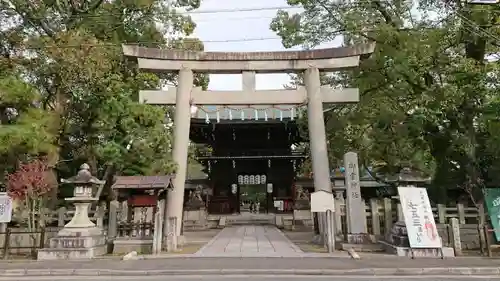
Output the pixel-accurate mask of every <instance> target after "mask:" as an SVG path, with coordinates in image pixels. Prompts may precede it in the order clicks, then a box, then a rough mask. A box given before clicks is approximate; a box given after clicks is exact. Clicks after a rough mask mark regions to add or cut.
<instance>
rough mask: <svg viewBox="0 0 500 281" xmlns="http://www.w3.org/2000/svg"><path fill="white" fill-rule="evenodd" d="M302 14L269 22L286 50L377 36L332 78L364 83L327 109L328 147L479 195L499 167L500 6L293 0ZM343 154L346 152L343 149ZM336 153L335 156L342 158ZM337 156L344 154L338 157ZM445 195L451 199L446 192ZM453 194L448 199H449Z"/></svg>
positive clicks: (390, 170) (369, 163)
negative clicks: (499, 58) (355, 95)
mask: <svg viewBox="0 0 500 281" xmlns="http://www.w3.org/2000/svg"><path fill="white" fill-rule="evenodd" d="M288 2H289V4H291V5H301V6H302V7H303V8H304V12H302V13H300V14H293V15H292V14H289V13H288V12H285V11H280V12H278V14H277V16H276V18H275V19H274V20H273V22H272V24H271V28H272V29H273V30H274V31H276V32H277V33H278V35H280V36H281V37H282V39H283V44H284V45H285V46H286V47H292V46H296V45H302V46H305V47H308V48H310V47H315V46H317V45H319V44H320V43H323V42H326V41H331V40H332V39H333V38H335V37H336V36H338V35H343V38H344V44H345V45H350V44H352V43H361V42H376V44H377V47H376V50H375V53H374V54H373V56H372V57H371V58H370V59H369V60H367V61H365V62H363V63H362V64H361V65H360V67H359V68H358V69H355V70H352V71H347V72H341V73H335V74H333V75H329V76H327V77H325V79H326V80H327V82H328V83H329V84H331V85H333V86H339V85H341V86H344V87H358V88H359V89H360V93H361V101H360V103H359V104H357V105H352V106H335V107H334V108H333V109H332V110H330V111H328V113H326V119H327V120H328V121H327V130H328V136H329V138H330V142H329V143H330V146H331V147H330V150H331V153H332V154H333V155H336V156H337V155H339V154H341V153H343V152H345V150H347V149H354V150H357V151H358V152H359V153H360V155H361V158H362V160H363V161H364V163H365V166H377V167H379V169H380V171H383V172H386V173H393V172H397V171H399V170H400V169H401V168H402V167H413V168H417V169H420V170H424V171H426V172H428V173H429V174H432V175H433V176H434V184H435V185H436V186H438V187H441V188H440V189H438V190H443V191H444V190H446V189H447V188H450V187H456V186H459V187H462V188H463V189H465V190H466V191H467V192H469V193H470V194H471V198H479V197H478V196H477V192H478V191H479V190H480V189H481V188H482V187H483V186H484V184H485V182H486V181H488V180H489V179H490V177H489V176H488V174H489V173H488V171H491V170H494V169H497V168H495V167H494V166H495V165H498V164H495V163H494V161H493V160H492V159H497V157H498V156H497V155H498V150H496V147H497V146H498V144H497V142H496V140H495V139H492V138H491V136H492V135H493V134H495V133H496V132H497V127H496V126H497V122H498V121H497V120H496V119H497V117H496V116H498V115H496V113H498V111H496V108H498V107H497V104H498V103H497V102H496V100H495V99H496V97H495V93H498V79H497V77H498V62H491V61H488V60H486V59H485V57H486V55H487V54H491V53H496V54H498V53H499V51H500V50H499V45H498V42H499V40H498V38H499V37H500V36H499V34H500V32H499V26H498V24H497V23H498V17H499V15H500V14H499V13H498V10H499V7H498V6H484V5H481V6H474V5H472V4H467V3H463V2H459V1H456V2H451V1H445V2H443V1H432V0H431V1H418V2H417V6H413V2H411V1H399V0H391V1H378V0H375V1H362V0H359V1H353V2H349V3H343V2H338V1H329V0H290V1H288ZM339 150H340V151H339ZM337 157H338V156H337ZM337 159H339V158H337ZM440 198H446V197H445V196H441V197H440ZM444 200H446V199H444Z"/></svg>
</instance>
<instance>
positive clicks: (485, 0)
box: [467, 0, 500, 5]
mask: <svg viewBox="0 0 500 281" xmlns="http://www.w3.org/2000/svg"><path fill="white" fill-rule="evenodd" d="M467 2H468V3H470V4H477V5H493V4H499V3H500V0H469V1H467Z"/></svg>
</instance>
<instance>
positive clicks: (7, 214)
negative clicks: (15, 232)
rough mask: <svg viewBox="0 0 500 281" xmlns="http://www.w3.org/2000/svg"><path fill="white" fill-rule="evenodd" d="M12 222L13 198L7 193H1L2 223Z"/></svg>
mask: <svg viewBox="0 0 500 281" xmlns="http://www.w3.org/2000/svg"><path fill="white" fill-rule="evenodd" d="M11 220H12V198H11V197H10V196H9V195H7V193H0V223H8V222H10V221H11Z"/></svg>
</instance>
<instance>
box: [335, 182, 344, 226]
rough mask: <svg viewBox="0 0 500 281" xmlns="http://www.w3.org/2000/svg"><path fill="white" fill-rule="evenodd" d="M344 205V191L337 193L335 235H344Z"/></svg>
mask: <svg viewBox="0 0 500 281" xmlns="http://www.w3.org/2000/svg"><path fill="white" fill-rule="evenodd" d="M343 204H344V191H335V213H334V216H335V231H336V233H335V235H342V209H341V207H342V205H343Z"/></svg>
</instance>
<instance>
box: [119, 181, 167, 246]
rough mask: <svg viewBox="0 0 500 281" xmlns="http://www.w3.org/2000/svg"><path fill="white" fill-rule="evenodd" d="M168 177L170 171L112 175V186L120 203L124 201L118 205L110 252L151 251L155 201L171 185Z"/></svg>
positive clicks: (163, 195)
mask: <svg viewBox="0 0 500 281" xmlns="http://www.w3.org/2000/svg"><path fill="white" fill-rule="evenodd" d="M172 179H173V176H171V175H166V176H117V177H116V180H115V183H114V184H113V186H112V189H113V190H114V191H115V192H116V193H117V200H118V202H120V203H121V205H122V206H123V205H124V204H123V203H124V202H127V203H126V208H123V207H122V208H121V210H122V211H121V219H119V222H118V224H117V231H116V232H117V233H116V239H115V240H114V249H113V252H115V253H124V252H130V251H137V252H140V253H150V252H151V250H152V245H153V235H154V233H155V229H154V226H155V221H154V218H155V213H156V211H157V207H158V202H159V201H160V200H161V199H162V198H163V199H164V198H165V194H166V189H167V188H172V187H173V186H172Z"/></svg>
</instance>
